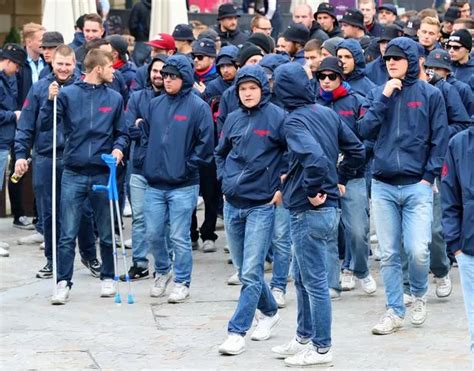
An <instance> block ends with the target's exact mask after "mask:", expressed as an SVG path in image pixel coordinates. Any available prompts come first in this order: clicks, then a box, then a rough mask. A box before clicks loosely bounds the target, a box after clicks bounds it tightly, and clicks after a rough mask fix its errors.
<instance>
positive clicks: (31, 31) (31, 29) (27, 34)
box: [21, 22, 46, 40]
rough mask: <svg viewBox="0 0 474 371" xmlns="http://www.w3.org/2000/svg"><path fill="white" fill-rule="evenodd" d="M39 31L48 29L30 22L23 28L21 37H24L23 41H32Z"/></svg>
mask: <svg viewBox="0 0 474 371" xmlns="http://www.w3.org/2000/svg"><path fill="white" fill-rule="evenodd" d="M38 31H46V28H44V27H43V26H41V25H40V24H38V23H33V22H30V23H27V24H25V25H24V26H23V28H22V30H21V36H22V37H23V40H28V39H32V38H34V37H35V33H37V32H38Z"/></svg>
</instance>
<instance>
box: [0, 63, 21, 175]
mask: <svg viewBox="0 0 474 371" xmlns="http://www.w3.org/2000/svg"><path fill="white" fill-rule="evenodd" d="M16 108H17V97H16V96H15V92H14V89H13V85H12V80H10V78H9V77H8V76H7V75H6V74H5V73H4V72H3V71H0V149H3V150H6V149H7V150H8V149H10V146H11V145H12V144H13V140H14V138H15V127H16V114H15V111H16ZM2 176H3V174H2Z"/></svg>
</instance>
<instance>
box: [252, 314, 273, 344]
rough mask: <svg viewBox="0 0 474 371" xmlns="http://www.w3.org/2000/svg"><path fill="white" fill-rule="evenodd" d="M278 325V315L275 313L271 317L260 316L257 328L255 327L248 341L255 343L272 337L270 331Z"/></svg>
mask: <svg viewBox="0 0 474 371" xmlns="http://www.w3.org/2000/svg"><path fill="white" fill-rule="evenodd" d="M279 323H280V315H279V314H278V313H276V314H275V315H274V316H272V317H269V316H265V315H263V314H262V315H261V316H260V318H259V320H258V323H257V327H255V330H254V331H253V332H252V335H251V336H250V339H252V340H256V341H262V340H267V339H270V336H271V335H272V330H273V329H274V328H275V327H276V325H278V324H279Z"/></svg>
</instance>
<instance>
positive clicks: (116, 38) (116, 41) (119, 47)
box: [107, 35, 128, 60]
mask: <svg viewBox="0 0 474 371" xmlns="http://www.w3.org/2000/svg"><path fill="white" fill-rule="evenodd" d="M107 41H108V42H109V43H110V45H111V46H112V48H114V49H115V50H116V51H117V53H119V54H120V59H122V60H124V59H125V55H126V54H127V51H128V42H127V40H126V39H125V37H123V36H120V35H111V36H107Z"/></svg>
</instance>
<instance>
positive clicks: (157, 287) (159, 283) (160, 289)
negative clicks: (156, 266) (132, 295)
mask: <svg viewBox="0 0 474 371" xmlns="http://www.w3.org/2000/svg"><path fill="white" fill-rule="evenodd" d="M171 277H172V274H171V272H168V273H166V274H156V276H155V282H153V286H152V287H151V289H150V296H151V297H152V298H159V297H160V296H162V295H164V294H165V292H166V287H167V286H168V284H169V283H170V281H171Z"/></svg>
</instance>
